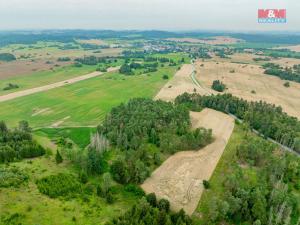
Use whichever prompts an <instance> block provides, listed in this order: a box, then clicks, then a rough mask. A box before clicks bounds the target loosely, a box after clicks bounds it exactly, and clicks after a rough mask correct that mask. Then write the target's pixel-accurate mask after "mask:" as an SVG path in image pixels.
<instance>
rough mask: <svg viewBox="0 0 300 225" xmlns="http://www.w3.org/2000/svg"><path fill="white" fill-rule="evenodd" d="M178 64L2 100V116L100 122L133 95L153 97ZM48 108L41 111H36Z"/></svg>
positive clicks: (13, 121) (35, 122)
mask: <svg viewBox="0 0 300 225" xmlns="http://www.w3.org/2000/svg"><path fill="white" fill-rule="evenodd" d="M176 70H177V66H176V67H163V68H160V70H159V71H158V72H154V73H150V74H147V75H137V76H124V75H121V74H119V73H108V74H105V75H103V76H99V77H95V78H91V79H88V80H85V81H81V82H78V83H76V84H72V85H67V86H64V87H61V88H56V89H52V90H50V91H47V92H42V93H37V94H33V95H29V96H24V97H20V98H17V99H14V100H11V101H7V102H3V103H0V107H1V112H0V118H1V119H3V120H5V121H6V122H7V124H8V125H10V126H16V125H17V123H18V121H20V120H27V121H28V122H29V123H30V125H31V126H32V127H35V128H36V127H48V126H51V125H52V124H53V123H55V122H58V121H60V120H63V119H64V122H63V123H61V124H60V125H61V126H87V125H98V124H99V123H100V122H101V121H102V120H103V119H104V117H105V115H106V113H107V112H109V111H110V109H111V108H112V107H113V106H116V105H118V104H120V103H121V102H126V101H127V100H129V99H130V98H134V97H149V98H152V97H153V96H154V95H155V94H156V93H157V92H158V90H159V89H160V88H161V87H162V86H163V85H164V84H165V83H166V82H167V80H164V79H162V76H163V74H167V75H168V76H169V78H171V77H172V76H173V75H174V73H175V72H176ZM47 108H48V110H47V111H45V112H43V113H40V114H38V115H33V113H34V112H36V111H38V110H42V109H47Z"/></svg>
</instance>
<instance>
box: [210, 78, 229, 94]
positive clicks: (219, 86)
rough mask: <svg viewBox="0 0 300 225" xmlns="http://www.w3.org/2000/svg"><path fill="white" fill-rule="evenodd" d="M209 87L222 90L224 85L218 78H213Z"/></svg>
mask: <svg viewBox="0 0 300 225" xmlns="http://www.w3.org/2000/svg"><path fill="white" fill-rule="evenodd" d="M211 88H212V89H213V90H215V91H218V92H223V91H224V90H225V88H226V86H225V84H223V83H222V82H221V81H220V80H214V81H213V84H212V86H211Z"/></svg>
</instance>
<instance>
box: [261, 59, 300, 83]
mask: <svg viewBox="0 0 300 225" xmlns="http://www.w3.org/2000/svg"><path fill="white" fill-rule="evenodd" d="M263 68H264V69H265V72H264V73H265V74H268V75H273V76H277V77H279V78H280V79H282V80H290V81H295V82H298V83H300V65H294V66H293V67H291V68H290V67H285V68H283V67H281V66H280V65H278V64H274V63H266V64H264V65H263Z"/></svg>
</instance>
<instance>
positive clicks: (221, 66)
mask: <svg viewBox="0 0 300 225" xmlns="http://www.w3.org/2000/svg"><path fill="white" fill-rule="evenodd" d="M200 64H204V66H200ZM196 70H197V74H196V77H197V80H198V81H199V82H200V83H201V85H203V86H204V87H205V88H207V89H210V87H211V85H212V82H213V81H214V80H221V81H222V82H224V83H225V84H226V86H227V88H228V89H227V90H226V91H225V92H227V93H232V94H233V95H235V96H238V97H241V98H244V99H247V100H250V101H260V100H262V101H266V102H268V103H271V104H275V105H277V106H281V107H282V108H283V110H284V111H285V112H287V113H288V114H289V115H291V116H296V117H298V118H300V101H299V99H300V84H299V83H296V82H291V81H290V87H289V88H286V87H284V86H283V84H284V83H285V82H286V81H284V80H281V79H279V78H278V77H275V76H270V75H266V74H264V73H263V72H264V70H263V69H262V68H261V67H260V66H257V65H251V64H249V65H245V64H237V63H229V62H219V63H218V64H217V63H216V62H201V61H198V62H197V63H196ZM210 92H212V93H217V92H215V91H213V90H211V89H210Z"/></svg>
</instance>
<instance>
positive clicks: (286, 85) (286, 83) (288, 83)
mask: <svg viewBox="0 0 300 225" xmlns="http://www.w3.org/2000/svg"><path fill="white" fill-rule="evenodd" d="M283 86H285V87H290V86H291V85H290V82H288V81H287V82H285V83H284V84H283Z"/></svg>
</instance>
